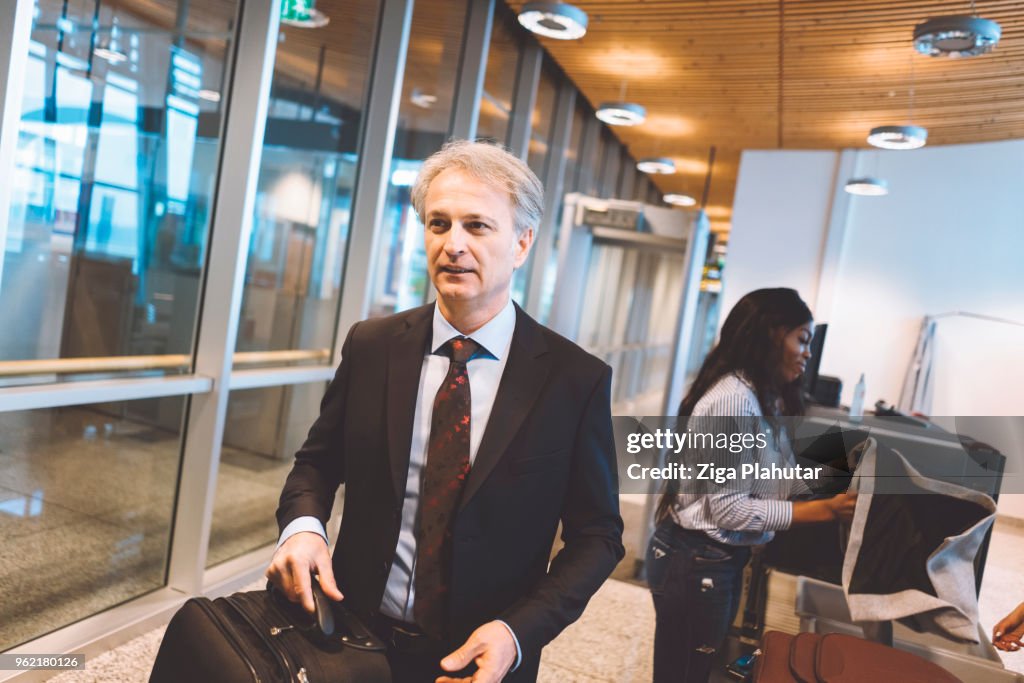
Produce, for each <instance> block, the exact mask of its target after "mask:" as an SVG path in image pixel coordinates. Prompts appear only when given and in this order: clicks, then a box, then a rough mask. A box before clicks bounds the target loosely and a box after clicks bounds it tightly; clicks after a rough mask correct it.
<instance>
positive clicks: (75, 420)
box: [0, 397, 185, 651]
mask: <svg viewBox="0 0 1024 683" xmlns="http://www.w3.org/2000/svg"><path fill="white" fill-rule="evenodd" d="M184 400H185V399H184V398H182V397H171V398H160V399H149V400H142V401H126V402H121V403H103V404H93V405H83V406H73V407H66V408H50V409H42V410H26V411H16V412H6V413H0V538H2V539H3V546H4V547H3V553H0V586H2V587H3V588H4V591H3V593H4V597H3V600H0V624H3V628H0V651H2V650H7V649H9V648H11V647H14V646H16V645H18V644H19V643H24V642H25V641H28V640H31V639H33V638H36V637H39V636H41V635H43V634H45V633H49V632H50V631H53V630H55V629H57V628H60V627H63V626H66V625H68V624H70V623H72V622H75V621H78V620H79V619H84V618H85V617H88V616H91V615H93V614H96V613H97V612H100V611H102V610H105V609H107V608H110V607H113V606H114V605H117V604H120V603H122V602H124V601H126V600H130V599H132V598H135V597H138V596H140V595H143V594H144V593H148V592H149V591H152V590H155V589H157V588H160V587H161V586H163V585H164V574H165V570H166V564H167V551H168V547H169V544H170V538H171V523H172V520H173V517H174V493H175V485H176V482H177V480H178V464H179V453H180V450H181V445H180V441H181V415H182V413H183V406H184Z"/></svg>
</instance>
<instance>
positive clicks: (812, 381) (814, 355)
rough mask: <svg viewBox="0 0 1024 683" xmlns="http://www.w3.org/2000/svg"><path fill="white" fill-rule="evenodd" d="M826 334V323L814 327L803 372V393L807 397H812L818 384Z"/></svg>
mask: <svg viewBox="0 0 1024 683" xmlns="http://www.w3.org/2000/svg"><path fill="white" fill-rule="evenodd" d="M826 332H828V323H819V324H817V325H815V326H814V336H813V337H812V338H811V357H810V358H809V359H808V360H807V369H806V370H804V382H803V391H804V394H805V395H807V396H814V389H815V385H816V384H817V383H818V368H819V366H820V365H821V352H822V351H823V350H824V348H825V333H826Z"/></svg>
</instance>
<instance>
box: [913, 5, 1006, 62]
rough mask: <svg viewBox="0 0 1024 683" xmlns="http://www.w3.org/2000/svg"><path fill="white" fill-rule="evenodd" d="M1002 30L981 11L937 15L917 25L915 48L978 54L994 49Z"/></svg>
mask: <svg viewBox="0 0 1024 683" xmlns="http://www.w3.org/2000/svg"><path fill="white" fill-rule="evenodd" d="M971 10H972V11H973V10H974V2H973V0H972V2H971ZM1002 32H1003V31H1002V29H1001V28H1000V26H999V24H998V23H997V22H995V21H992V20H991V19H982V18H981V17H979V16H977V15H975V16H969V15H951V16H946V17H935V18H933V19H929V20H928V21H925V22H923V23H920V24H918V25H917V26H915V27H914V48H915V49H916V50H917V51H918V52H920V53H921V54H923V55H928V56H930V57H950V58H953V59H957V58H960V57H974V56H975V55H983V54H985V53H986V52H989V51H991V50H992V48H994V47H995V46H996V43H998V42H999V38H1000V36H1001V35H1002Z"/></svg>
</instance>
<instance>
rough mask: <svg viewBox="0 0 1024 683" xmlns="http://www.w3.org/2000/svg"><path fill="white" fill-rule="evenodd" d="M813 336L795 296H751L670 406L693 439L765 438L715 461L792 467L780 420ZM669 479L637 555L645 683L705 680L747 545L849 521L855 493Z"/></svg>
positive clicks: (733, 607)
mask: <svg viewBox="0 0 1024 683" xmlns="http://www.w3.org/2000/svg"><path fill="white" fill-rule="evenodd" d="M813 333H814V322H813V319H812V316H811V311H810V309H809V308H808V307H807V304H805V303H804V302H803V300H802V299H801V298H800V295H799V294H798V293H797V292H796V291H795V290H793V289H785V288H774V289H759V290H756V291H753V292H750V293H749V294H747V295H746V296H744V297H743V298H742V299H740V300H739V301H738V302H737V303H736V305H735V306H734V307H733V309H732V310H731V311H730V312H729V315H728V316H727V317H726V319H725V323H724V325H723V326H722V333H721V335H720V338H719V341H718V344H717V345H716V346H715V348H714V349H712V351H711V353H709V354H708V356H707V358H706V359H705V360H704V363H703V365H702V366H701V368H700V372H699V373H698V374H697V379H696V380H695V381H694V383H693V386H692V387H690V390H689V392H688V393H687V394H686V397H685V398H684V399H683V401H682V404H681V405H680V406H679V415H680V417H681V418H686V419H687V420H688V421H689V424H690V428H691V429H693V430H694V431H695V432H698V433H699V432H701V431H706V430H707V429H708V428H709V427H710V428H712V429H714V428H717V429H721V428H722V427H721V426H722V425H723V424H729V425H731V429H732V430H733V431H742V432H746V433H750V432H753V431H759V432H760V433H761V435H762V437H764V438H762V439H761V440H760V441H759V442H758V443H756V444H755V445H754V446H753V447H750V448H745V450H744V451H743V452H742V453H741V454H739V455H737V454H735V453H734V452H733V451H730V450H728V449H727V450H725V451H724V452H723V453H722V454H723V455H724V456H725V459H726V460H731V461H732V462H738V461H741V460H742V461H743V462H749V463H753V464H757V465H760V466H770V465H771V464H776V465H779V466H780V467H781V466H791V465H792V464H794V459H793V454H792V449H791V447H790V445H789V440H788V437H787V435H786V433H785V427H784V425H783V424H782V421H781V419H780V418H782V417H784V416H785V417H790V416H799V415H802V414H803V412H804V408H803V402H802V399H801V396H800V380H801V377H802V375H803V372H804V369H805V367H806V363H807V359H808V358H809V357H810V343H811V337H812V336H813ZM751 436H753V434H751ZM748 443H750V441H748ZM697 457H703V455H699V456H697ZM719 464H721V463H719ZM673 484H674V485H673V486H670V487H669V488H668V489H667V490H666V493H665V494H664V495H663V496H662V498H661V501H660V503H659V505H658V510H657V516H656V519H657V522H658V526H657V529H656V531H655V533H654V536H653V537H652V538H651V543H650V545H649V546H648V549H647V562H646V567H647V577H648V582H649V584H650V587H651V593H652V595H653V597H654V607H655V612H656V615H657V625H656V629H655V637H654V683H668V682H669V681H671V682H673V683H678V682H679V681H686V683H704V681H707V680H708V676H709V675H710V672H711V668H712V665H713V662H714V659H715V656H716V653H717V652H718V650H720V649H721V647H722V645H723V644H724V642H725V638H726V636H727V635H728V632H729V625H730V624H731V623H732V621H733V619H734V618H735V616H736V611H737V609H738V608H739V598H740V592H741V582H742V576H743V568H744V567H745V566H746V564H747V561H748V560H749V559H750V552H751V547H752V546H756V545H760V544H763V543H767V542H768V541H770V540H771V539H772V537H773V535H774V532H775V531H777V530H780V529H788V528H789V527H791V526H795V525H799V524H813V523H820V522H829V521H833V520H837V519H842V520H849V519H850V518H851V517H852V515H853V510H854V507H855V504H856V496H854V495H849V494H840V495H838V496H834V497H832V498H826V499H820V500H808V501H796V502H791V501H790V499H791V498H793V497H794V496H796V495H799V494H801V493H806V492H808V490H809V489H808V488H807V487H806V484H804V483H803V482H802V481H799V480H795V479H782V478H779V479H764V480H763V479H755V480H753V481H752V482H751V483H750V484H749V485H745V486H737V485H735V483H733V484H732V485H725V486H722V487H719V488H716V489H714V490H710V491H695V490H693V489H690V490H689V491H680V487H679V486H678V483H677V482H673ZM688 488H689V487H688Z"/></svg>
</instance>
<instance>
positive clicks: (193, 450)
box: [167, 0, 281, 594]
mask: <svg viewBox="0 0 1024 683" xmlns="http://www.w3.org/2000/svg"><path fill="white" fill-rule="evenodd" d="M280 15H281V0H245V2H243V3H240V6H239V15H238V21H237V24H236V25H237V26H238V33H237V36H236V38H235V43H234V45H233V49H232V55H231V60H232V69H231V73H232V78H231V87H230V93H229V95H228V100H227V106H226V108H225V112H226V113H225V118H224V128H223V131H224V132H223V136H222V138H221V146H220V167H219V175H218V181H217V189H216V194H215V197H214V209H213V227H212V234H211V239H210V249H209V254H208V257H207V264H206V268H205V269H204V279H203V288H202V305H201V307H200V314H199V324H198V325H197V340H196V344H195V368H194V372H195V373H196V374H200V375H204V376H206V377H210V378H212V379H213V390H212V391H211V392H209V393H206V394H200V395H195V396H193V397H192V399H191V400H190V402H189V409H188V412H187V417H186V430H185V443H184V446H183V453H182V466H181V475H180V478H179V482H178V500H177V505H176V506H175V519H174V538H173V541H172V543H171V555H170V557H171V561H170V567H169V570H168V577H167V583H168V587H170V588H173V589H175V590H178V591H182V592H185V593H191V594H195V593H198V592H200V591H201V590H202V587H203V574H204V572H205V570H206V555H207V545H208V543H209V538H210V526H211V523H212V518H213V506H214V497H215V494H216V490H217V469H218V466H219V464H220V451H221V440H222V438H223V435H224V420H225V414H226V412H227V402H228V394H229V392H230V377H231V365H232V356H233V354H234V350H235V341H236V334H237V331H238V317H239V312H240V310H241V305H242V289H243V286H244V279H245V266H246V259H247V257H248V253H249V249H248V244H249V239H250V237H251V234H252V223H253V210H254V207H255V201H256V185H257V180H258V178H259V169H260V162H261V160H262V157H263V133H264V129H265V128H266V123H267V109H268V105H269V101H270V83H271V80H272V79H273V75H274V57H275V55H276V51H277V35H278V30H279V26H280ZM241 65H244V67H243V68H238V67H239V66H241Z"/></svg>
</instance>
